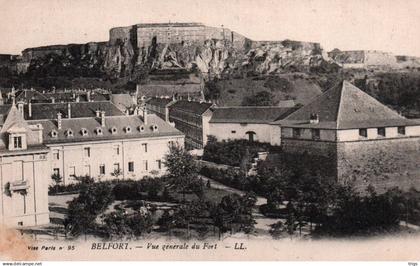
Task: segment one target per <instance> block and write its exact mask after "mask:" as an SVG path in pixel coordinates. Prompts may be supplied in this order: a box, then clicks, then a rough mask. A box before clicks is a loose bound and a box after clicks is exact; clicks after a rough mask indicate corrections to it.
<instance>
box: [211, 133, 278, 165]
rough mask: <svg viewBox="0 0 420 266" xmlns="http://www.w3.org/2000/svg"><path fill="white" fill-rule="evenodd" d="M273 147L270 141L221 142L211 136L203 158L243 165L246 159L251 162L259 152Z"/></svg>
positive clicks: (227, 163)
mask: <svg viewBox="0 0 420 266" xmlns="http://www.w3.org/2000/svg"><path fill="white" fill-rule="evenodd" d="M271 149H272V147H271V145H270V144H268V143H261V142H257V141H253V142H250V141H248V140H244V139H240V140H228V141H220V142H219V141H217V139H216V138H215V137H214V136H209V138H208V142H207V145H206V146H205V147H204V153H203V160H205V161H210V162H215V163H218V164H226V165H230V166H241V164H243V163H244V161H246V163H248V164H249V163H250V161H251V160H252V158H254V157H256V156H257V153H258V152H261V151H269V150H271Z"/></svg>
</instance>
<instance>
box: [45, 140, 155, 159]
mask: <svg viewBox="0 0 420 266" xmlns="http://www.w3.org/2000/svg"><path fill="white" fill-rule="evenodd" d="M141 147H142V148H141V150H142V151H143V152H147V143H142V144H141ZM113 150H114V153H113V154H114V155H120V146H119V145H115V146H114V147H113ZM90 151H91V150H90V147H84V148H83V156H84V157H85V158H90V156H91V152H90ZM53 159H54V160H60V153H59V151H58V150H54V151H53Z"/></svg>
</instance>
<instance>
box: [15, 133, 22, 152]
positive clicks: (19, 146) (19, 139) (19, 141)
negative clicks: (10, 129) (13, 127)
mask: <svg viewBox="0 0 420 266" xmlns="http://www.w3.org/2000/svg"><path fill="white" fill-rule="evenodd" d="M13 147H14V148H15V149H22V136H16V137H13Z"/></svg>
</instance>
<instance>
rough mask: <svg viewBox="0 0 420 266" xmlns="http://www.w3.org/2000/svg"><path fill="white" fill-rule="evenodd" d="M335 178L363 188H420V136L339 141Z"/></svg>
mask: <svg viewBox="0 0 420 266" xmlns="http://www.w3.org/2000/svg"><path fill="white" fill-rule="evenodd" d="M337 150H338V180H339V181H340V182H343V183H347V182H350V183H353V184H354V185H355V186H356V187H359V188H360V189H362V188H363V187H366V186H367V185H369V184H372V185H374V186H375V187H376V188H377V189H378V190H383V189H384V188H390V187H394V186H398V187H400V188H401V189H408V188H410V187H411V186H415V187H417V189H418V188H420V138H419V137H413V138H399V139H387V140H369V141H355V142H342V143H338V149H337Z"/></svg>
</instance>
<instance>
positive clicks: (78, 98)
mask: <svg viewBox="0 0 420 266" xmlns="http://www.w3.org/2000/svg"><path fill="white" fill-rule="evenodd" d="M78 102H80V96H79V95H77V96H76V103H78Z"/></svg>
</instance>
